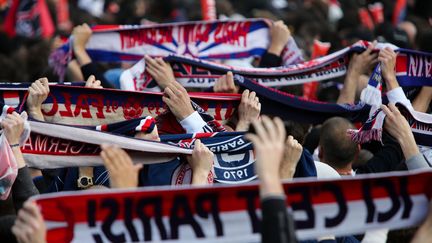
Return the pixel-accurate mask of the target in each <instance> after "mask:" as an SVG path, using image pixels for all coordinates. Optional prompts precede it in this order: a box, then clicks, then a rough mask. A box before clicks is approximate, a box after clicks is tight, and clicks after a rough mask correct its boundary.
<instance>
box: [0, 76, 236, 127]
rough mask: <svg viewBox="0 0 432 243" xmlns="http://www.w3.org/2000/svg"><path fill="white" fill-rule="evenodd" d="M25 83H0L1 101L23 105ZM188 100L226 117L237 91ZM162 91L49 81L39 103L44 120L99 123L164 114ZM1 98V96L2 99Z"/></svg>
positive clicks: (221, 118) (220, 118)
mask: <svg viewBox="0 0 432 243" xmlns="http://www.w3.org/2000/svg"><path fill="white" fill-rule="evenodd" d="M27 88H28V84H23V85H7V84H5V85H1V86H0V101H2V102H3V103H5V104H6V105H9V106H13V107H19V110H20V111H21V110H23V109H25V107H26V106H25V100H26V96H27V95H28V94H27ZM189 95H190V97H191V100H192V101H193V102H194V103H196V104H197V105H199V106H200V107H201V108H202V110H203V111H205V112H207V113H208V114H209V115H211V116H212V117H214V118H215V120H217V121H225V120H227V119H229V118H230V117H231V116H232V114H233V112H234V109H235V108H236V107H237V106H238V103H239V100H240V95H233V94H223V95H218V94H212V93H189ZM162 96H163V94H162V93H150V92H128V91H120V90H111V89H91V88H84V87H75V86H61V85H51V86H50V94H49V95H48V98H47V99H46V100H45V102H44V103H43V104H42V113H43V115H44V118H45V121H48V122H53V123H61V124H72V125H101V124H108V123H114V122H119V121H124V120H130V119H135V118H140V117H145V116H152V117H156V116H158V115H161V114H164V112H166V110H167V107H166V105H165V103H164V102H163V101H162ZM1 99H3V100H1Z"/></svg>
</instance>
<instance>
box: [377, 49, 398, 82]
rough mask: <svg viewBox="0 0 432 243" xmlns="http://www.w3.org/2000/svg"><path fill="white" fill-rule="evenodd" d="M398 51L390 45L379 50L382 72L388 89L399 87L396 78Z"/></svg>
mask: <svg viewBox="0 0 432 243" xmlns="http://www.w3.org/2000/svg"><path fill="white" fill-rule="evenodd" d="M396 56H397V54H396V52H394V51H393V50H392V49H391V48H390V47H386V48H384V49H382V50H381V51H380V52H379V55H378V60H379V61H380V62H381V74H382V76H383V78H384V81H385V82H386V86H387V90H392V89H394V88H397V87H399V84H398V82H397V80H396V73H395V66H396Z"/></svg>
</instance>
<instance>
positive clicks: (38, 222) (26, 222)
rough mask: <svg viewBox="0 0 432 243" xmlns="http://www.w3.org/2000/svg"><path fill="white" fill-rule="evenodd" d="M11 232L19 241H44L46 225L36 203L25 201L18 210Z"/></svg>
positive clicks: (28, 242)
mask: <svg viewBox="0 0 432 243" xmlns="http://www.w3.org/2000/svg"><path fill="white" fill-rule="evenodd" d="M12 233H13V234H14V235H15V237H16V239H17V241H18V242H19V243H44V242H46V226H45V222H44V219H43V217H42V214H41V212H40V209H39V208H38V206H37V205H36V203H34V202H32V201H27V202H25V203H24V205H23V207H22V208H21V210H20V211H19V212H18V215H17V219H16V220H15V224H14V226H13V227H12Z"/></svg>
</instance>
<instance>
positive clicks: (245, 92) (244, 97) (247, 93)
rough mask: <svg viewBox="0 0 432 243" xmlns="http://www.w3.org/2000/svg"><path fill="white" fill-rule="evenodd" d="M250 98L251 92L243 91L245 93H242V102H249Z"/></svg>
mask: <svg viewBox="0 0 432 243" xmlns="http://www.w3.org/2000/svg"><path fill="white" fill-rule="evenodd" d="M248 97H249V90H248V89H245V90H244V91H243V93H242V98H241V100H242V101H247V100H248Z"/></svg>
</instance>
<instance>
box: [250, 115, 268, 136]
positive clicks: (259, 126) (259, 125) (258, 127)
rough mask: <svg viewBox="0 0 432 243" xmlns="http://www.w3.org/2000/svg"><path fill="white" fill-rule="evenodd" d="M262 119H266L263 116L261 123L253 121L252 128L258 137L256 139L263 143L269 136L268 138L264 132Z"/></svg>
mask: <svg viewBox="0 0 432 243" xmlns="http://www.w3.org/2000/svg"><path fill="white" fill-rule="evenodd" d="M264 117H266V116H263V119H262V122H260V121H257V120H255V121H253V123H252V125H253V126H254V128H255V133H256V134H257V135H258V137H259V138H260V139H262V140H263V141H267V140H268V139H269V136H268V134H267V131H266V130H265V128H264V126H263V123H264V119H265V118H264Z"/></svg>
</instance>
